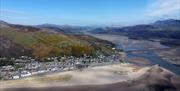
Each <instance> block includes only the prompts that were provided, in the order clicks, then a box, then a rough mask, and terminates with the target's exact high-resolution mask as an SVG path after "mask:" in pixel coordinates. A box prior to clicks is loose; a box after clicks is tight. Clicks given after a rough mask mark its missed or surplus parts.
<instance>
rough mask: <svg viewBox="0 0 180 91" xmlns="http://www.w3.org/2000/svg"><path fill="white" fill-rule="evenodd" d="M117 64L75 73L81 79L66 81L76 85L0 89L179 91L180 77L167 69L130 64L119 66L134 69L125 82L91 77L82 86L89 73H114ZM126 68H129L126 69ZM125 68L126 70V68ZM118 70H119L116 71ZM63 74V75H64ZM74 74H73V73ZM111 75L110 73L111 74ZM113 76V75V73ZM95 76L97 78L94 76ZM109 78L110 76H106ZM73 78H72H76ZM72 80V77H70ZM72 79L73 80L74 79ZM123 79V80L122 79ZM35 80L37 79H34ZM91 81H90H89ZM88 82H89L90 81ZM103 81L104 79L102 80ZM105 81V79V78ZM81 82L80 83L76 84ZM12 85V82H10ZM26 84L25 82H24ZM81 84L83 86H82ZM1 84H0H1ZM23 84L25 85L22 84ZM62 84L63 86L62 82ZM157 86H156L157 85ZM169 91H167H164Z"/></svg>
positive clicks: (3, 89)
mask: <svg viewBox="0 0 180 91" xmlns="http://www.w3.org/2000/svg"><path fill="white" fill-rule="evenodd" d="M118 65H119V64H117V65H110V66H103V67H102V66H101V67H93V68H92V69H86V70H84V71H82V72H80V71H79V72H77V71H76V72H77V73H78V74H75V75H76V76H77V77H78V76H79V77H80V78H81V79H79V78H78V79H76V80H72V79H71V81H69V80H66V81H67V82H68V81H69V82H72V81H75V83H76V84H67V83H66V85H62V84H60V83H58V84H57V83H54V84H52V83H51V82H50V81H49V83H48V84H46V85H44V84H43V85H42V84H41V85H37V84H34V85H35V86H32V84H31V86H28V85H27V84H26V86H20V87H18V86H15V87H12V86H11V87H10V84H9V83H7V86H8V85H9V86H8V87H4V88H2V86H1V88H0V90H1V91H23V90H27V91H49V89H51V90H52V91H91V90H92V89H93V91H139V90H141V91H144V90H143V89H144V88H148V87H149V86H151V90H152V91H157V90H158V89H159V88H160V89H161V91H164V89H173V91H179V90H180V87H179V85H180V77H179V76H178V75H176V74H174V73H172V72H170V71H169V70H167V69H164V68H162V67H160V66H158V65H154V66H151V67H140V68H139V66H136V65H132V64H123V65H122V64H121V65H119V66H122V67H121V70H122V68H125V69H123V70H130V69H132V68H136V67H137V68H136V71H133V70H131V71H132V73H129V74H127V75H126V76H128V75H129V77H131V79H129V78H128V79H126V80H121V81H118V80H117V79H115V81H114V82H113V81H112V79H111V80H109V82H108V83H103V84H102V82H106V81H100V79H97V78H95V77H94V76H93V78H94V80H93V81H92V82H94V83H95V84H94V83H93V84H92V83H91V84H89V83H88V84H87V83H86V82H85V83H86V84H84V83H83V82H81V81H80V80H82V79H87V78H89V79H90V78H91V77H92V73H91V72H89V71H94V70H97V72H96V73H101V74H102V73H103V70H104V71H106V72H111V71H112V70H113V71H114V68H116V70H117V67H119V66H118ZM128 66H129V67H130V68H128ZM126 67H127V68H126ZM118 70H119V69H118ZM85 71H87V72H88V73H89V74H84V75H86V76H85V78H84V76H83V75H82V74H80V73H83V72H85ZM71 72H72V71H70V72H69V73H71ZM76 72H75V73H76ZM72 73H73V72H72ZM58 74H61V75H62V73H55V74H49V75H51V76H52V75H58ZM64 74H65V73H64ZM73 74H74V73H73ZM90 74H91V75H90ZM111 74H112V73H111ZM114 74H115V73H114ZM105 75H107V74H102V75H101V76H100V78H101V80H102V78H103V77H106V76H105ZM96 76H98V75H97V74H96ZM108 76H110V75H108ZM119 76H121V77H123V76H122V74H120V75H119ZM77 77H74V78H77ZM72 78H73V77H72ZM74 78H73V79H74ZM123 79H125V78H124V77H123ZM36 80H37V79H36ZM91 80H92V79H91ZM91 80H89V81H91ZM103 80H104V79H103ZM106 80H107V78H106ZM78 81H79V82H81V84H80V83H78ZM99 81H100V82H101V84H98V82H99ZM11 83H12V82H11ZM26 83H27V82H26ZM82 83H83V84H82ZM1 84H2V83H1ZM24 84H25V83H24ZM63 84H65V83H64V82H63ZM157 84H158V85H157ZM151 90H150V91H151ZM166 91H169V90H166Z"/></svg>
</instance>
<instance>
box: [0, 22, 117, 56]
mask: <svg viewBox="0 0 180 91" xmlns="http://www.w3.org/2000/svg"><path fill="white" fill-rule="evenodd" d="M5 25H6V26H5ZM52 30H53V31H56V30H55V28H52ZM93 41H96V43H94V42H93ZM113 46H114V44H112V43H111V42H108V41H105V40H100V39H97V38H94V37H92V36H89V35H83V34H78V35H77V34H76V35H68V34H64V33H61V32H49V30H46V29H42V28H37V27H34V26H25V25H16V24H10V23H6V22H2V23H1V25H0V53H1V54H0V57H9V58H11V57H19V56H31V57H34V58H39V59H44V58H47V57H52V56H64V55H66V56H77V57H79V56H82V55H84V54H87V55H90V56H96V52H100V53H103V54H105V55H109V54H110V53H111V52H113V50H112V47H113Z"/></svg>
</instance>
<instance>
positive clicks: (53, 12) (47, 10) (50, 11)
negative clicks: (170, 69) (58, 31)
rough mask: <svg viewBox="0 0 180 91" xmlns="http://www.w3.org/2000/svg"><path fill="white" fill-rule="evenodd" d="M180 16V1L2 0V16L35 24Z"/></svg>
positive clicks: (119, 22) (100, 22) (123, 22)
mask: <svg viewBox="0 0 180 91" xmlns="http://www.w3.org/2000/svg"><path fill="white" fill-rule="evenodd" d="M170 18H172V19H180V0H0V19H1V20H4V21H7V22H10V23H16V24H26V25H36V24H43V23H51V24H59V25H66V24H68V25H126V24H127V25H128V24H137V23H148V22H151V21H155V20H160V19H170Z"/></svg>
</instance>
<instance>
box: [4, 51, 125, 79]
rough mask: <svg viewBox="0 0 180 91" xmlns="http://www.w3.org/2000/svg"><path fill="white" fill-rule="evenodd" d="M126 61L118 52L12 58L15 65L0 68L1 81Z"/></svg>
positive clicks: (122, 54) (123, 55)
mask: <svg viewBox="0 0 180 91" xmlns="http://www.w3.org/2000/svg"><path fill="white" fill-rule="evenodd" d="M3 60H6V58H0V61H3ZM125 60H126V55H125V53H124V52H116V53H114V54H112V55H110V56H104V55H99V56H98V57H92V56H87V55H86V54H84V56H83V57H74V56H70V57H67V56H63V57H49V58H46V60H45V61H38V60H36V59H33V58H31V57H28V56H21V57H19V58H17V59H15V58H11V61H13V62H14V64H13V65H6V66H1V67H0V79H1V80H12V79H20V78H24V77H29V76H32V75H38V74H44V73H50V72H64V71H70V70H80V71H82V70H83V68H87V67H94V66H102V65H110V64H115V63H124V62H125Z"/></svg>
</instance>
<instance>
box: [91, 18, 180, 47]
mask: <svg viewBox="0 0 180 91" xmlns="http://www.w3.org/2000/svg"><path fill="white" fill-rule="evenodd" d="M89 32H90V33H94V34H116V35H125V36H128V37H129V38H135V39H149V40H155V39H160V40H161V43H163V44H173V45H180V20H174V19H169V20H163V21H156V22H154V23H151V24H141V25H135V26H126V27H121V28H109V29H107V28H106V29H103V28H100V29H94V30H92V31H89Z"/></svg>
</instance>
